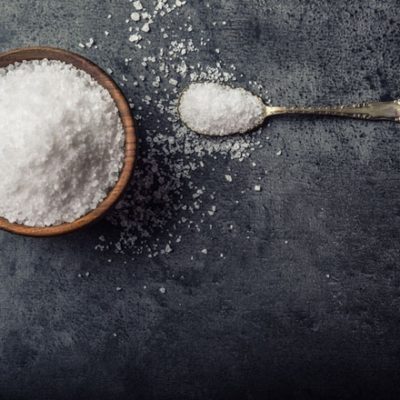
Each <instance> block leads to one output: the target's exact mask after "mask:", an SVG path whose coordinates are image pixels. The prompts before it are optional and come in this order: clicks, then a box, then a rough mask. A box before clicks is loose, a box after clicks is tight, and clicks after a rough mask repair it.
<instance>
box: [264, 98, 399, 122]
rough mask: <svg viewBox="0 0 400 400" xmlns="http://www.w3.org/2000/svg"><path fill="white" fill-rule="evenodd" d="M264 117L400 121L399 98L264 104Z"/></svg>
mask: <svg viewBox="0 0 400 400" xmlns="http://www.w3.org/2000/svg"><path fill="white" fill-rule="evenodd" d="M265 113H266V117H269V116H272V115H279V114H314V115H332V116H338V117H348V118H357V119H370V120H388V121H395V122H400V100H394V101H387V102H380V103H362V104H353V105H351V106H336V107H272V106H266V110H265Z"/></svg>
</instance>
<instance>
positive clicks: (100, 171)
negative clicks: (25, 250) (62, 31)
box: [0, 60, 124, 226]
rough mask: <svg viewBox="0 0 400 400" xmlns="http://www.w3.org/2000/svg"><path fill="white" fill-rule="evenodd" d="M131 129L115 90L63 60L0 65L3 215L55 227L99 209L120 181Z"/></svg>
mask: <svg viewBox="0 0 400 400" xmlns="http://www.w3.org/2000/svg"><path fill="white" fill-rule="evenodd" d="M123 148H124V133H123V128H122V124H121V120H120V117H119V114H118V110H117V108H116V106H115V103H114V101H113V99H112V98H111V96H110V94H109V92H108V91H107V90H105V89H104V88H103V87H102V86H100V85H99V84H98V83H97V82H96V81H95V80H94V79H93V78H92V77H91V76H89V75H88V74H87V73H85V72H83V71H81V70H78V69H76V68H75V67H73V66H72V65H69V64H65V63H62V62H59V61H47V60H43V61H30V62H23V63H21V64H14V65H11V66H9V67H7V68H2V69H0V216H1V217H4V218H6V219H7V220H9V221H10V222H12V223H20V224H24V225H27V226H49V225H57V224H61V223H64V222H72V221H74V220H76V219H77V218H79V217H81V216H83V215H85V214H86V213H88V212H89V211H91V210H93V209H94V208H96V207H97V206H98V204H99V203H100V202H101V201H102V200H103V199H104V198H105V197H106V196H107V194H108V192H109V191H110V189H111V188H112V187H113V186H114V185H115V183H116V182H117V180H118V176H119V173H120V170H121V167H122V164H123V155H124V150H123Z"/></svg>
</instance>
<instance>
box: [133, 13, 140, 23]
mask: <svg viewBox="0 0 400 400" xmlns="http://www.w3.org/2000/svg"><path fill="white" fill-rule="evenodd" d="M131 20H132V21H135V22H138V21H140V14H139V13H138V12H133V13H132V14H131Z"/></svg>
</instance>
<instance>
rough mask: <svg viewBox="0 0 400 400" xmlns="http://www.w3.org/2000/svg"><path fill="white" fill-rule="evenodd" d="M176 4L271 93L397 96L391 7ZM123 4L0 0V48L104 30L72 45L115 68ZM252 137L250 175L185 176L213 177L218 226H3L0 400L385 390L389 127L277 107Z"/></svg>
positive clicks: (395, 176)
mask: <svg viewBox="0 0 400 400" xmlns="http://www.w3.org/2000/svg"><path fill="white" fill-rule="evenodd" d="M188 3H190V4H188V5H187V6H186V7H185V8H184V11H183V12H184V13H185V15H191V16H192V19H193V22H194V23H195V24H197V26H198V27H200V28H201V29H204V30H207V31H208V32H209V34H210V35H211V38H212V40H211V42H212V47H214V48H220V49H221V53H220V57H221V59H222V60H223V61H224V62H225V63H227V64H228V65H229V64H230V63H234V64H236V66H237V68H238V71H239V72H241V73H243V74H244V78H243V82H245V81H246V80H247V81H248V80H257V81H259V82H261V83H262V84H263V85H264V86H265V87H267V88H268V89H269V93H270V96H271V98H272V100H273V102H274V104H284V105H295V104H311V105H312V104H329V103H353V102H358V101H363V100H372V99H377V100H379V99H390V98H396V97H400V85H399V77H400V72H399V71H400V69H399V66H400V52H399V44H400V29H399V28H400V13H399V11H398V1H397V0H385V1H378V0H354V1H344V0H336V1H328V0H310V1H303V0H220V1H218V0H212V1H211V0H210V1H209V3H210V5H211V7H210V8H207V7H205V3H206V2H203V1H194V0H193V1H190V0H188ZM131 9H132V5H131V4H130V3H129V2H128V1H125V0H104V1H99V0H67V1H61V0H42V1H28V0H13V1H6V0H3V1H1V2H0V50H6V49H10V48H15V47H21V46H26V45H33V44H41V45H53V46H59V47H64V48H67V49H72V50H75V51H80V49H79V47H78V46H77V44H78V43H79V42H80V41H85V40H86V41H87V40H88V38H89V37H94V38H101V40H98V45H99V48H98V49H97V50H96V49H90V50H87V51H83V53H84V54H85V55H86V56H88V57H90V58H91V59H93V60H94V61H96V62H98V63H99V64H100V65H101V66H103V67H104V68H107V67H109V68H112V69H113V70H114V71H115V74H116V75H120V74H122V73H125V74H127V75H129V76H131V75H132V74H134V70H135V61H134V62H133V64H132V66H130V67H125V66H124V63H123V59H124V58H125V57H127V56H132V57H135V54H136V53H135V50H134V49H133V47H132V45H130V44H129V42H128V41H127V36H128V35H127V31H126V25H125V24H124V20H125V18H128V16H129V13H130V12H131ZM109 13H111V14H112V15H113V18H112V20H111V22H110V21H109V20H107V18H106V16H107V14H109ZM169 18H171V19H172V20H173V19H174V18H177V20H176V22H177V24H178V23H179V22H181V21H180V20H179V18H182V17H181V16H177V15H175V16H174V15H172V16H170V17H169ZM223 20H225V21H227V24H226V25H225V26H222V25H221V24H220V23H218V24H217V25H216V26H214V25H213V24H212V21H218V22H221V21H223ZM161 22H162V20H161ZM106 29H107V30H109V31H110V32H111V34H110V37H109V38H108V40H107V41H105V40H103V39H102V38H103V37H104V35H103V31H104V30H106ZM192 34H193V35H196V34H197V33H196V32H193V33H192ZM201 56H202V57H207V56H210V55H207V54H206V53H205V52H204V51H203V53H202V54H201ZM210 57H211V56H210ZM140 61H141V60H138V61H137V63H140ZM126 94H127V95H129V96H132V97H133V98H134V99H136V98H140V97H141V96H143V95H144V94H145V93H140V92H135V91H133V90H130V89H127V90H126ZM152 123H153V121H143V122H142V126H147V127H148V126H151V124H152ZM264 130H265V133H266V134H267V131H268V135H269V137H270V141H269V144H266V146H265V147H264V148H263V149H262V150H257V151H256V152H255V153H253V155H252V161H255V162H256V163H257V167H256V168H251V167H250V163H249V162H248V161H247V162H244V163H242V164H240V163H238V162H235V161H227V160H224V159H217V160H209V162H208V164H207V168H206V170H205V172H204V173H202V174H199V176H198V177H196V179H197V181H196V183H197V184H201V181H202V179H204V180H205V181H207V185H208V186H209V187H213V189H214V190H218V188H219V189H220V191H219V193H220V195H219V197H218V202H217V205H218V207H219V212H218V213H217V214H216V216H215V218H214V225H215V229H214V230H213V231H210V232H201V233H196V234H195V233H188V232H187V231H186V230H182V234H183V235H184V237H183V240H182V243H181V245H180V246H178V247H177V248H176V249H175V251H174V252H173V253H171V254H170V255H168V256H164V257H161V258H155V259H152V260H150V259H148V258H147V257H146V256H143V257H137V258H136V260H135V261H134V262H131V261H130V259H131V257H130V256H129V255H126V256H123V255H114V254H112V253H111V252H110V253H107V252H103V253H102V252H96V251H94V246H95V244H96V243H97V242H98V240H97V238H98V236H99V235H102V234H104V233H105V232H108V231H109V230H110V229H111V227H110V224H109V223H108V222H107V221H103V222H101V223H99V224H97V225H96V226H93V227H91V228H90V229H87V230H85V231H83V232H80V233H77V234H74V235H71V236H68V237H64V238H56V239H50V240H44V239H43V240H37V239H29V238H22V237H16V236H12V235H10V234H6V233H1V234H0V399H7V400H9V399H40V400H43V399H52V400H56V399H96V400H100V399H138V400H147V399H152V400H153V399H154V400H156V399H157V400H163V399H171V400H172V399H173V400H180V399H182V400H186V399H193V400H200V399H204V400H212V399H221V400H222V399H224V400H225V399H227V400H233V399H248V400H255V399H257V400H258V399H383V398H393V399H398V398H399V396H400V387H399V378H400V341H399V337H400V310H399V307H400V288H399V284H400V275H399V268H400V265H399V250H400V243H399V239H400V237H399V236H400V206H399V195H400V175H399V172H400V171H399V169H400V155H399V150H400V137H399V133H400V127H399V126H397V125H395V124H394V123H389V122H388V123H387V122H382V123H375V122H366V121H351V120H340V119H329V118H316V119H315V118H286V117H283V118H276V119H274V120H272V121H271V122H270V125H269V126H268V127H265V128H264ZM140 134H143V133H142V131H140V132H139V135H140ZM279 148H280V149H282V150H283V154H282V156H280V157H277V156H276V155H275V152H276V150H277V149H279ZM227 165H229V166H230V168H231V169H232V171H233V174H236V175H237V176H236V177H235V185H230V186H229V185H226V182H225V183H224V178H223V173H224V171H225V170H226V167H227ZM213 168H214V169H215V170H213ZM264 170H268V174H267V175H266V176H264V175H263V176H264V177H263V181H262V186H263V191H262V192H261V193H255V192H254V191H253V190H251V188H252V187H253V185H254V183H255V182H256V180H257V178H258V177H259V176H261V175H262V172H263V171H264ZM218 171H219V173H217V172H218ZM242 190H244V191H245V194H241V191H242ZM188 195H190V194H189V193H188ZM232 199H238V200H240V203H239V205H236V204H235V203H234V202H233V201H232ZM229 223H233V224H234V225H235V227H236V228H235V230H234V231H233V232H230V231H229V230H228V229H227V225H228V224H229ZM248 232H249V233H248ZM247 235H249V236H250V240H247V239H246V236H247ZM286 241H287V243H286ZM199 248H200V249H201V248H208V249H209V251H208V255H207V256H204V255H203V256H201V255H200V254H199V251H198V250H199ZM220 252H223V253H225V254H226V258H224V259H221V258H220V257H219V253H220ZM192 255H195V257H194V260H191V256H192ZM109 259H111V260H112V262H108V260H109ZM124 261H127V263H124ZM86 271H89V272H90V275H89V276H88V277H86V276H84V277H83V278H79V277H78V274H85V272H86ZM181 275H183V276H184V279H180V276H181ZM117 286H121V287H122V288H123V290H122V291H120V292H118V291H116V289H115V288H116V287H117ZM144 286H146V287H147V289H146V290H144V289H143V287H144ZM161 286H163V287H165V288H166V293H165V294H162V293H160V292H159V288H160V287H161ZM113 333H116V334H117V336H116V337H114V335H113Z"/></svg>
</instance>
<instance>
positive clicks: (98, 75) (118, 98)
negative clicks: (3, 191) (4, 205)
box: [0, 47, 136, 237]
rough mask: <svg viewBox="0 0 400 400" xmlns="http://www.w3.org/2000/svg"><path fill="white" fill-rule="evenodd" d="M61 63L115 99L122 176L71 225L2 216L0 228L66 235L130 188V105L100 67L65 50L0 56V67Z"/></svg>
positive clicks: (46, 49)
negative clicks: (121, 136) (81, 72)
mask: <svg viewBox="0 0 400 400" xmlns="http://www.w3.org/2000/svg"><path fill="white" fill-rule="evenodd" d="M45 58H46V59H49V60H60V61H64V62H65V63H69V64H72V65H74V66H75V67H76V68H79V69H82V70H84V71H85V72H87V73H88V74H89V75H91V76H92V77H93V78H94V79H95V80H96V81H97V82H98V83H99V84H100V85H101V86H103V87H104V88H105V89H107V90H108V91H109V92H110V95H111V97H112V98H113V99H114V101H115V103H116V105H117V108H118V111H119V114H120V117H121V120H122V124H123V127H124V131H125V159H124V166H123V168H122V171H121V173H120V177H119V180H118V182H117V183H116V185H115V186H114V188H113V189H112V190H111V191H110V193H109V194H108V196H107V197H106V198H105V199H104V200H103V201H102V202H101V203H100V204H99V205H98V206H97V208H96V209H95V210H93V211H91V212H89V213H88V214H86V215H84V216H83V217H81V218H79V219H77V220H76V221H74V222H71V223H64V224H60V225H53V226H49V227H29V226H25V225H19V224H12V223H10V222H8V221H7V220H6V219H4V218H1V217H0V229H3V230H6V231H8V232H12V233H16V234H19V235H26V236H38V237H40V236H41V237H49V236H57V235H63V234H66V233H70V232H73V231H76V230H78V229H81V228H83V227H85V226H87V225H89V224H91V223H93V222H94V221H96V220H98V219H99V218H101V217H102V216H103V215H104V214H105V213H106V212H107V211H108V210H109V209H110V207H112V206H113V205H114V204H115V203H116V202H117V200H118V199H119V198H120V196H121V195H122V193H123V191H124V190H125V188H126V187H127V185H128V183H129V180H130V177H131V175H132V172H133V167H134V164H135V158H136V132H135V123H134V119H133V117H132V113H131V110H130V108H129V104H128V102H127V100H126V99H125V96H124V95H123V93H122V92H121V90H120V89H119V88H118V86H117V85H116V83H115V82H114V81H113V80H112V79H111V78H110V76H109V75H107V74H106V73H105V72H104V71H103V70H102V69H101V68H99V67H98V66H97V65H95V64H94V63H93V62H91V61H89V60H87V59H86V58H84V57H82V56H80V55H78V54H74V53H71V52H69V51H66V50H62V49H57V48H51V47H30V48H23V49H15V50H11V51H7V52H5V53H0V68H3V67H6V66H7V65H10V64H13V63H15V62H21V61H24V60H26V61H30V60H42V59H45Z"/></svg>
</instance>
